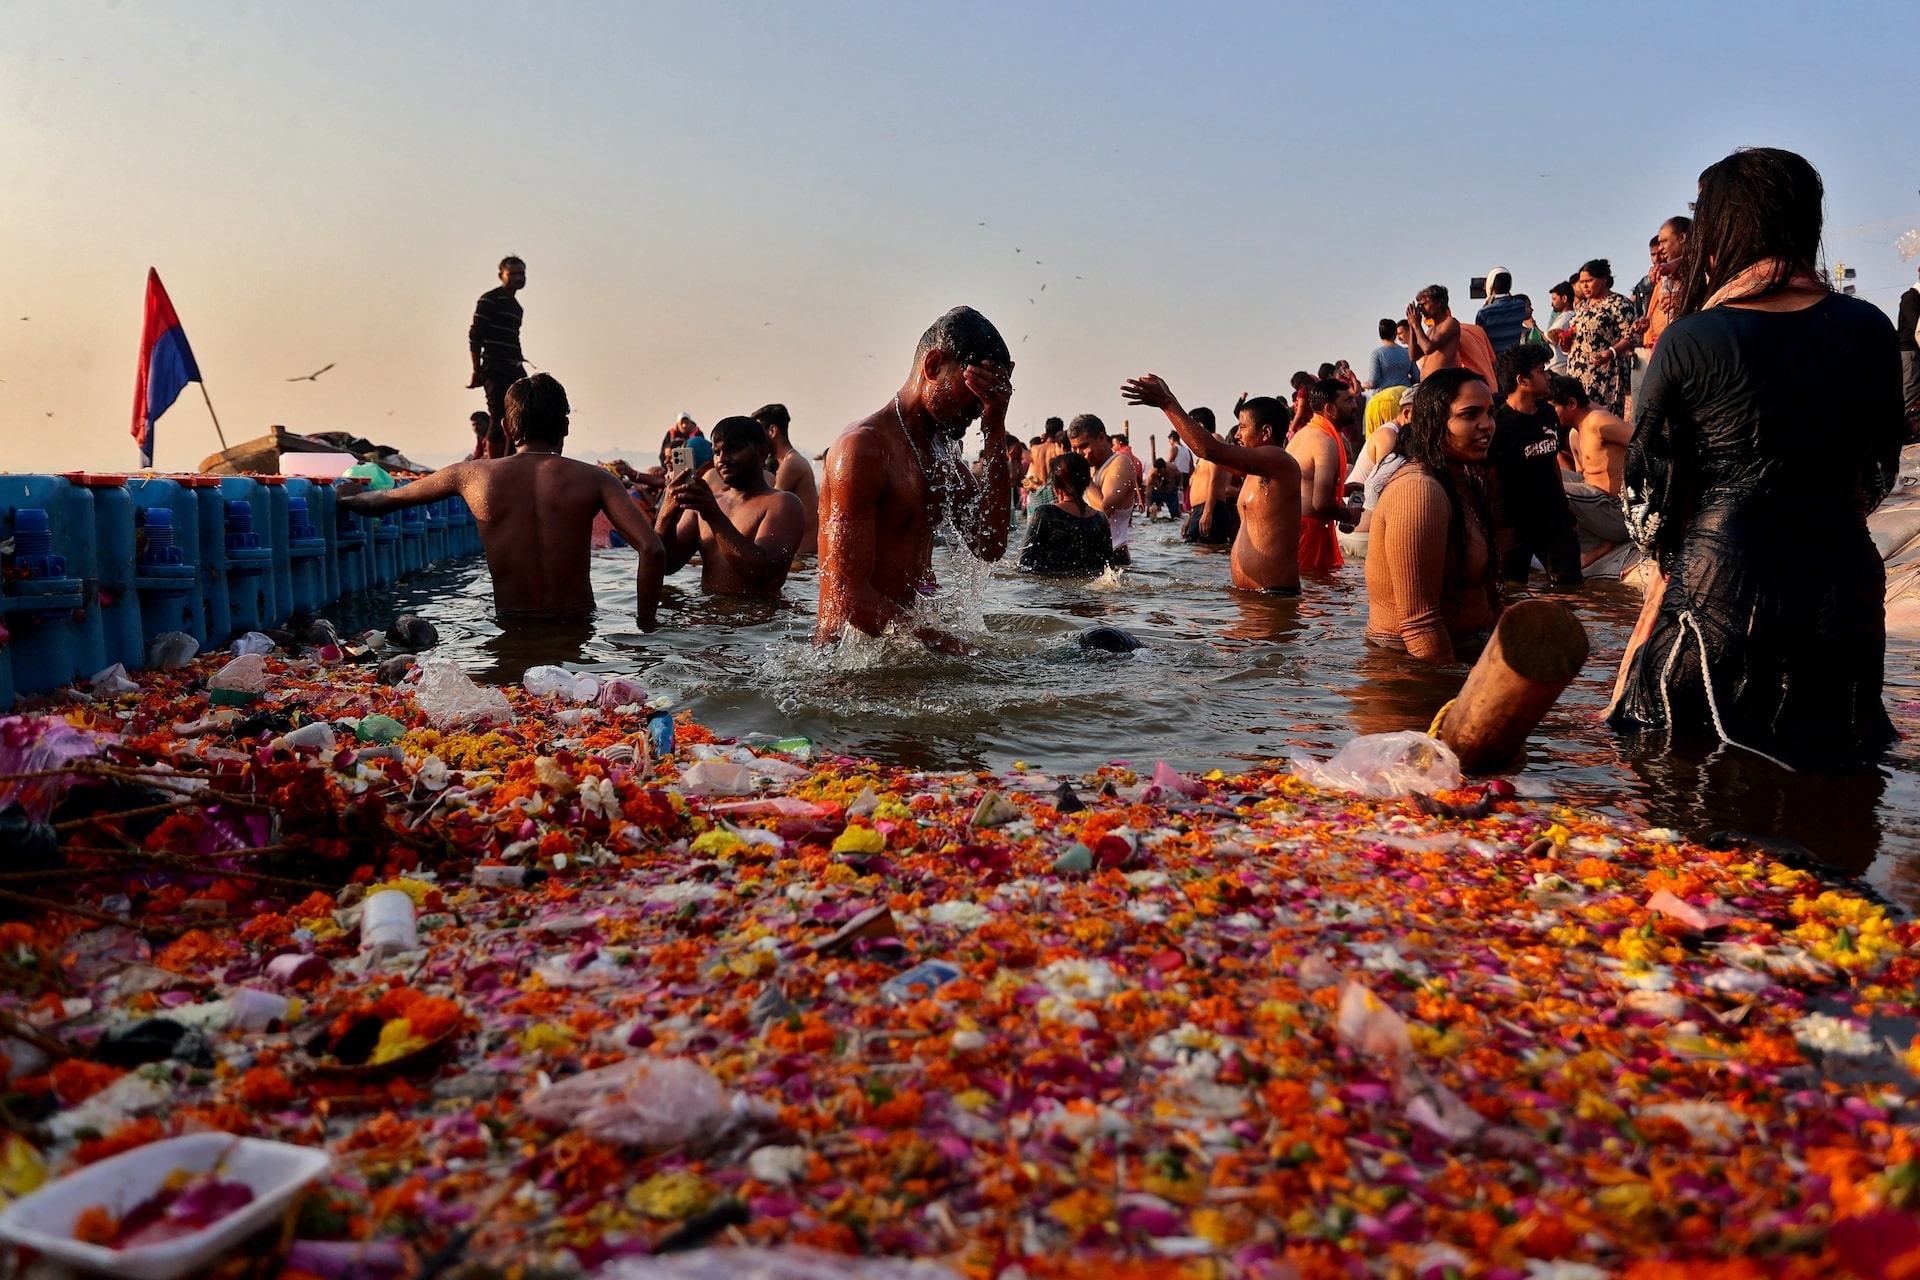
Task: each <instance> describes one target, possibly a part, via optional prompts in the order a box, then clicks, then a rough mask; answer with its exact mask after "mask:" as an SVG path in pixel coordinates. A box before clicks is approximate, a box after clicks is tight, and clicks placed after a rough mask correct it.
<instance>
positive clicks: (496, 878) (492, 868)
mask: <svg viewBox="0 0 1920 1280" xmlns="http://www.w3.org/2000/svg"><path fill="white" fill-rule="evenodd" d="M545 879H547V873H546V872H545V871H542V870H541V869H540V868H539V867H509V866H504V865H500V864H496V863H489V864H488V865H486V866H483V867H475V868H474V869H473V882H474V883H475V884H477V885H479V886H480V887H481V888H483V889H524V888H526V887H527V886H528V885H535V884H539V883H540V882H541V881H542V880H545Z"/></svg>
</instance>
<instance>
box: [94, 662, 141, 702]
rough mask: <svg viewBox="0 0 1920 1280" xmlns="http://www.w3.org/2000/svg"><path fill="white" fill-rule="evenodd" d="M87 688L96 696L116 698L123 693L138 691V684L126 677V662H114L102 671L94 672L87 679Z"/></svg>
mask: <svg viewBox="0 0 1920 1280" xmlns="http://www.w3.org/2000/svg"><path fill="white" fill-rule="evenodd" d="M87 688H88V689H90V690H92V692H93V696H94V697H96V698H118V697H120V696H122V695H123V694H128V693H138V692H140V686H139V685H137V684H135V683H134V682H133V681H132V680H129V679H128V678H127V664H126V663H124V662H116V663H114V664H113V665H112V666H110V667H108V668H107V669H106V670H104V671H97V672H95V673H94V676H93V679H91V680H89V681H87Z"/></svg>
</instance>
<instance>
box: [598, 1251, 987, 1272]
mask: <svg viewBox="0 0 1920 1280" xmlns="http://www.w3.org/2000/svg"><path fill="white" fill-rule="evenodd" d="M594 1275H595V1277H596V1280H958V1278H957V1276H956V1275H955V1273H954V1272H952V1271H949V1270H948V1269H947V1268H945V1267H943V1266H941V1265H939V1264H938V1263H935V1262H923V1261H920V1260H917V1259H910V1258H858V1257H852V1256H850V1255H848V1254H844V1253H828V1252H826V1251H824V1250H821V1249H808V1248H804V1247H802V1246H799V1245H785V1246H782V1247H781V1248H778V1249H755V1248H744V1249H733V1248H722V1249H693V1250H690V1251H688V1252H686V1253H664V1254H660V1255H658V1256H656V1257H650V1258H649V1257H629V1258H615V1259H614V1260H613V1261H611V1262H609V1263H607V1264H606V1265H605V1266H603V1267H601V1268H600V1270H598V1271H596V1272H595V1273H594Z"/></svg>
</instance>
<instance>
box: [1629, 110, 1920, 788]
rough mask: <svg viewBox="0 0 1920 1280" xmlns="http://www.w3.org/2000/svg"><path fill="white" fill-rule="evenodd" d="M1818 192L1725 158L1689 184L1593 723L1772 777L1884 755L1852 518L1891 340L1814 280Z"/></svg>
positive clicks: (1636, 451) (1790, 159)
mask: <svg viewBox="0 0 1920 1280" xmlns="http://www.w3.org/2000/svg"><path fill="white" fill-rule="evenodd" d="M1822 195H1823V187H1822V184H1821V181H1820V175H1819V173H1818V172H1816V171H1815V169H1814V167H1813V166H1812V165H1811V164H1808V163H1807V161H1806V160H1805V159H1803V158H1802V157H1800V156H1798V155H1795V154H1794V153H1793V152H1791V151H1781V150H1777V149H1773V148H1755V149H1751V150H1743V151H1737V152H1735V153H1734V154H1732V155H1730V156H1728V157H1727V158H1726V159H1724V160H1722V161H1720V162H1719V163H1718V164H1715V165H1713V166H1712V167H1711V168H1709V169H1707V170H1706V172H1704V173H1702V174H1701V175H1700V197H1699V201H1698V208H1697V212H1696V216H1695V218H1694V223H1693V230H1692V234H1691V236H1690V237H1689V240H1688V260H1687V264H1686V270H1685V274H1684V276H1683V277H1682V281H1681V285H1680V301H1679V305H1678V308H1677V310H1678V312H1679V318H1678V319H1676V320H1674V321H1673V322H1672V324H1670V325H1669V326H1668V327H1667V329H1666V332H1665V333H1664V334H1662V335H1661V338H1660V343H1659V345H1658V346H1656V347H1655V348H1654V350H1653V361H1652V364H1651V365H1650V367H1649V368H1648V370H1647V377H1646V381H1645V383H1644V384H1643V385H1642V386H1641V388H1640V392H1639V394H1638V397H1637V399H1638V403H1637V404H1636V405H1635V410H1634V423H1633V426H1634V433H1633V443H1632V444H1631V445H1630V446H1629V447H1628V450H1627V462H1626V477H1625V485H1624V489H1623V492H1622V498H1623V500H1624V501H1625V504H1626V511H1627V526H1628V529H1629V530H1630V531H1631V533H1632V534H1633V537H1634V540H1635V541H1636V542H1638V543H1639V544H1640V546H1641V549H1642V550H1644V551H1645V552H1646V553H1647V554H1648V555H1649V556H1651V557H1653V558H1654V560H1655V561H1656V562H1657V563H1658V565H1659V569H1660V577H1659V579H1658V580H1656V582H1655V583H1654V585H1653V587H1652V589H1651V590H1650V591H1649V593H1648V597H1647V601H1646V604H1645V607H1644V608H1643V609H1642V611H1641V615H1640V624H1639V625H1638V626H1637V627H1636V628H1635V629H1634V634H1633V638H1632V640H1631V641H1630V642H1629V645H1628V650H1627V657H1626V660H1625V661H1624V662H1623V663H1622V664H1621V669H1620V678H1619V682H1618V684H1617V687H1616V690H1615V698H1614V706H1613V709H1612V712H1611V723H1612V724H1613V726H1614V727H1615V728H1616V729H1618V730H1621V731H1623V732H1647V731H1657V732H1667V733H1670V734H1678V735H1690V734H1691V735H1700V736H1706V737H1717V738H1718V739H1720V740H1721V741H1722V742H1725V743H1728V744H1730V745H1733V746H1737V747H1743V748H1746V749H1747V750H1750V751H1753V752H1755V753H1757V754H1760V755H1763V756H1766V757H1767V758H1769V759H1772V760H1774V761H1775V762H1776V763H1780V764H1785V765H1788V766H1789V767H1794V768H1802V767H1808V766H1812V767H1828V766H1843V767H1844V766H1851V765H1857V764H1861V763H1864V762H1866V761H1869V760H1871V759H1873V758H1874V757H1876V756H1877V755H1878V754H1879V753H1880V752H1881V751H1882V750H1883V749H1884V748H1885V746H1886V745H1887V744H1888V743H1889V742H1890V741H1891V740H1892V738H1893V728H1892V725H1891V724H1890V723H1889V721H1888V719H1887V713H1886V709H1885V708H1884V707H1883V706H1882V705H1881V701H1880V686H1881V678H1882V668H1883V666H1884V663H1885V659H1886V610H1885V605H1884V603H1883V596H1884V593H1885V590H1886V572H1885V569H1884V568H1883V566H1882V564H1881V561H1880V556H1879V553H1878V552H1877V551H1876V550H1875V547H1874V543H1873V539H1872V538H1871V537H1870V536H1869V534H1868V532H1867V515H1868V513H1869V512H1871V511H1872V510H1873V509H1874V507H1876V506H1878V505H1879V503H1880V500H1881V499H1882V498H1884V497H1885V496H1886V494H1887V492H1888V490H1889V489H1891V488H1892V486H1893V484H1894V481H1895V478H1896V476H1897V474H1898V468H1899V460H1900V446H1901V443H1902V442H1903V440H1904V439H1905V435H1906V424H1905V421H1904V418H1903V415H1902V406H1901V403H1900V357H1899V346H1898V342H1897V340H1896V338H1895V336H1894V331H1893V325H1892V323H1891V322H1890V321H1889V320H1888V319H1887V317H1886V315H1885V314H1884V313H1883V312H1881V311H1880V309H1879V308H1877V307H1875V306H1872V305H1871V304H1869V303H1866V302H1863V301H1861V300H1860V299H1858V298H1851V297H1847V296H1845V295H1843V294H1839V293H1835V292H1834V291H1833V289H1832V288H1831V287H1830V285H1829V284H1828V282H1827V279H1826V277H1825V275H1824V274H1823V272H1822V271H1821V269H1820V267H1819V253H1820V224H1821V199H1822Z"/></svg>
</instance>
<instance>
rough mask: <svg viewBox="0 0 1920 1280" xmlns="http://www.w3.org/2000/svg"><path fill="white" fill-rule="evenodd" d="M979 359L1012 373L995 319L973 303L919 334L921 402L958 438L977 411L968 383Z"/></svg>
mask: <svg viewBox="0 0 1920 1280" xmlns="http://www.w3.org/2000/svg"><path fill="white" fill-rule="evenodd" d="M974 365H980V366H982V367H984V368H987V369H990V370H992V371H994V372H996V373H999V374H1001V375H1003V376H1011V375H1012V373H1013V355H1012V353H1011V352H1009V351H1008V350H1007V340H1006V339H1005V338H1002V337H1001V336H1000V331H999V330H998V329H996V328H994V327H993V322H992V321H991V320H988V319H987V318H986V317H985V316H983V315H981V314H980V313H979V312H978V311H975V310H974V309H973V308H972V307H955V308H954V309H953V310H951V311H949V312H947V313H946V314H945V315H943V316H941V317H940V318H939V319H938V320H935V321H934V322H933V324H932V326H931V327H929V328H928V329H927V331H926V332H925V333H923V334H921V335H920V345H919V346H918V347H916V348H914V352H913V372H914V377H915V378H916V379H917V380H918V381H919V384H920V389H919V394H920V404H921V407H922V408H924V409H925V410H926V411H927V412H928V413H929V414H930V415H932V417H933V421H934V425H935V426H936V427H937V428H938V430H939V432H940V434H941V435H944V436H946V437H948V438H949V439H953V440H958V439H960V438H961V437H962V436H964V435H966V434H967V428H968V427H969V426H971V425H973V421H974V419H976V418H978V417H979V416H980V414H981V410H982V406H981V404H980V398H979V397H978V396H976V395H974V394H973V392H972V391H970V390H968V389H967V381H966V376H967V370H968V368H970V367H971V366H974Z"/></svg>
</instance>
